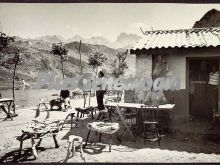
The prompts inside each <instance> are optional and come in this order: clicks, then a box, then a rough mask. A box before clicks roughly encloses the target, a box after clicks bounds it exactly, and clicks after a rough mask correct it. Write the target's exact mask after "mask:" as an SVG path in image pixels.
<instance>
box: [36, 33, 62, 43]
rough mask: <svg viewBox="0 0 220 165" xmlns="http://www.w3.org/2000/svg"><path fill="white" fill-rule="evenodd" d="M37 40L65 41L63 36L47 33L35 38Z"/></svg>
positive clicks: (49, 41)
mask: <svg viewBox="0 0 220 165" xmlns="http://www.w3.org/2000/svg"><path fill="white" fill-rule="evenodd" d="M34 39H35V40H41V41H44V42H48V43H58V42H64V41H65V39H64V38H63V37H62V36H58V35H46V36H40V37H36V38H34Z"/></svg>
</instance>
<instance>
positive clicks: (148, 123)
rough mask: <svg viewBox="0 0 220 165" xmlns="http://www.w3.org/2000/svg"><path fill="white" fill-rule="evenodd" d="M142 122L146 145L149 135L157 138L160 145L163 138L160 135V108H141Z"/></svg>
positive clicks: (145, 106)
mask: <svg viewBox="0 0 220 165" xmlns="http://www.w3.org/2000/svg"><path fill="white" fill-rule="evenodd" d="M141 114H142V122H143V128H144V130H143V131H144V143H145V144H146V139H147V133H150V134H151V135H154V136H155V135H156V136H157V141H158V145H160V140H161V136H160V133H159V122H158V106H147V105H144V106H143V105H142V106H141Z"/></svg>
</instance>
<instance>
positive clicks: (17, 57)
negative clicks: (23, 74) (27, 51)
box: [12, 48, 20, 99]
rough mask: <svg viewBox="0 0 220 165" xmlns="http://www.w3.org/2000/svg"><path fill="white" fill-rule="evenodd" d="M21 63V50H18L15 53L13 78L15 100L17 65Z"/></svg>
mask: <svg viewBox="0 0 220 165" xmlns="http://www.w3.org/2000/svg"><path fill="white" fill-rule="evenodd" d="M19 61H20V49H18V48H17V50H16V51H15V53H14V58H13V63H14V69H13V78H12V92H13V99H15V75H16V69H17V65H18V62H19Z"/></svg>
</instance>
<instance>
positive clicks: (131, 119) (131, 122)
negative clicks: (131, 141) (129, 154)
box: [121, 112, 137, 137]
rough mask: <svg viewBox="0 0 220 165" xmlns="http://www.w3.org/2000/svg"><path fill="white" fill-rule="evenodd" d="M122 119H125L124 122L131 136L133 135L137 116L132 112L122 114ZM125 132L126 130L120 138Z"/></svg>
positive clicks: (125, 130)
mask: <svg viewBox="0 0 220 165" xmlns="http://www.w3.org/2000/svg"><path fill="white" fill-rule="evenodd" d="M124 118H125V122H126V124H127V126H128V127H129V128H130V130H131V131H132V134H133V135H134V132H135V130H136V125H137V114H136V113H134V112H130V113H124ZM127 132H128V130H127V129H126V128H125V129H124V132H123V133H122V135H121V137H122V136H124V135H125V134H126V133H127Z"/></svg>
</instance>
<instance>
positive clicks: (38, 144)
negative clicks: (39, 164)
mask: <svg viewBox="0 0 220 165" xmlns="http://www.w3.org/2000/svg"><path fill="white" fill-rule="evenodd" d="M42 140H43V139H40V140H39V142H38V143H37V145H36V147H39V146H40V144H41V141H42Z"/></svg>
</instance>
